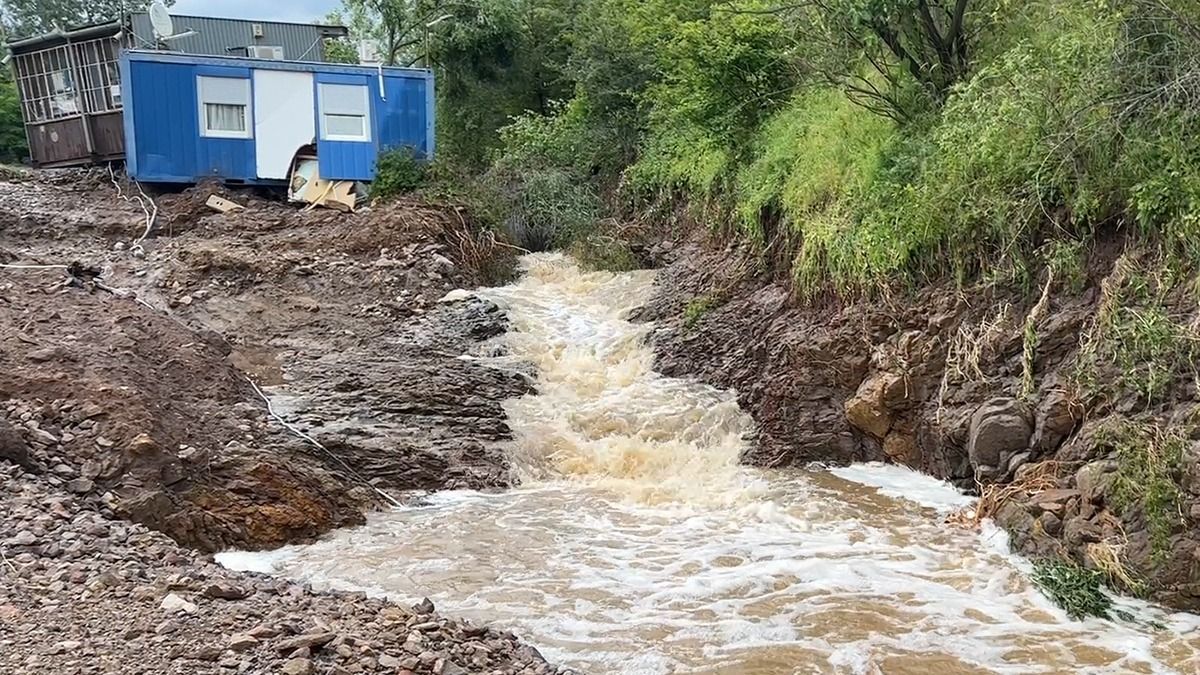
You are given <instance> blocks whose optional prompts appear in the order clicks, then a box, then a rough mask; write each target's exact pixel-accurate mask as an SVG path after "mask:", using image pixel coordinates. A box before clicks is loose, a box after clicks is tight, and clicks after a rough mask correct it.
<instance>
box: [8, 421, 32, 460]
mask: <svg viewBox="0 0 1200 675" xmlns="http://www.w3.org/2000/svg"><path fill="white" fill-rule="evenodd" d="M0 462H12V463H13V464H16V465H17V466H19V467H21V468H22V469H25V470H26V471H32V470H33V469H34V468H35V465H34V463H33V459H32V458H31V457H30V456H29V446H28V445H27V444H26V443H25V439H23V438H21V435H20V434H19V433H17V431H16V430H15V429H13V428H12V427H11V426H9V424H8V422H5V421H4V420H2V419H0Z"/></svg>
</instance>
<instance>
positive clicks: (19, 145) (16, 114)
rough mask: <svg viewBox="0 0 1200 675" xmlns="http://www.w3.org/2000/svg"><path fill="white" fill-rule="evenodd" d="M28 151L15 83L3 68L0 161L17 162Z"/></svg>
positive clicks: (0, 97) (0, 96)
mask: <svg viewBox="0 0 1200 675" xmlns="http://www.w3.org/2000/svg"><path fill="white" fill-rule="evenodd" d="M28 153H29V147H28V146H27V145H26V141H25V125H24V122H23V121H22V119H21V101H20V99H19V98H18V96H17V85H16V83H15V82H13V79H12V76H11V75H9V73H8V70H7V69H5V70H4V72H3V73H0V162H18V161H21V160H22V159H24V158H25V157H26V155H27V154H28Z"/></svg>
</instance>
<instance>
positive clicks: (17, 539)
mask: <svg viewBox="0 0 1200 675" xmlns="http://www.w3.org/2000/svg"><path fill="white" fill-rule="evenodd" d="M7 543H8V544H10V545H12V546H33V545H35V544H37V543H38V538H37V535H35V534H34V533H32V532H30V531H29V530H21V531H20V532H18V533H16V535H14V536H13V537H12V538H10V539H9V540H8V542H7Z"/></svg>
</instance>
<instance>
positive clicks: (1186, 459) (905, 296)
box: [639, 237, 1200, 611]
mask: <svg viewBox="0 0 1200 675" xmlns="http://www.w3.org/2000/svg"><path fill="white" fill-rule="evenodd" d="M655 254H656V255H657V256H658V258H659V259H660V260H662V261H663V264H664V269H663V271H662V272H661V274H660V276H659V279H658V292H657V294H656V296H655V298H654V299H653V300H652V301H651V302H650V304H649V305H648V306H647V307H646V308H644V309H643V310H642V311H641V312H640V313H639V314H640V318H642V319H645V320H655V321H658V322H659V326H660V328H659V330H658V332H657V333H656V334H655V336H654V338H653V340H654V345H655V353H656V367H657V368H658V369H659V370H660V371H661V372H663V373H665V374H667V375H672V376H680V377H682V376H689V377H696V378H699V379H701V380H703V381H705V382H708V383H711V384H713V385H715V386H717V387H721V388H727V389H734V390H736V391H737V392H738V398H739V403H740V404H741V405H742V406H743V407H744V408H745V409H746V410H748V411H749V412H750V413H751V414H752V416H753V417H754V420H755V422H756V423H757V427H758V432H757V437H756V438H755V439H754V440H755V442H754V443H752V444H750V445H749V446H748V448H747V450H746V451H745V452H744V454H743V457H742V461H743V462H745V463H748V464H752V465H757V466H804V465H807V464H809V463H812V462H819V463H826V464H847V463H851V462H860V461H887V462H892V463H896V464H901V465H904V466H908V467H911V468H915V469H918V470H921V471H923V472H925V473H928V474H931V475H933V476H936V477H939V478H946V479H950V480H952V481H954V482H956V483H957V484H958V485H960V486H961V487H965V488H968V489H971V490H974V491H981V492H982V493H983V496H984V500H983V508H984V510H985V513H984V514H983V515H988V516H994V517H996V518H997V520H998V522H999V523H1000V524H1001V525H1003V526H1004V527H1006V528H1007V529H1009V531H1010V532H1011V533H1012V535H1013V540H1014V543H1015V545H1016V546H1017V547H1018V548H1019V549H1020V550H1022V551H1023V552H1025V553H1027V554H1030V555H1032V556H1035V557H1048V556H1049V557H1063V558H1069V559H1072V560H1074V561H1076V562H1078V563H1080V564H1083V565H1085V566H1088V567H1093V568H1099V569H1101V570H1102V571H1104V572H1105V573H1106V574H1108V575H1109V576H1110V581H1112V583H1113V585H1114V586H1115V587H1118V588H1121V589H1122V590H1124V591H1126V592H1133V593H1137V594H1140V595H1145V596H1148V597H1151V598H1153V599H1155V600H1157V601H1160V602H1162V603H1165V604H1167V605H1169V606H1172V607H1175V608H1180V609H1187V610H1191V611H1197V610H1200V563H1198V562H1197V561H1198V560H1200V532H1198V531H1197V528H1196V523H1197V522H1198V521H1197V518H1198V517H1200V482H1198V481H1196V480H1195V478H1194V476H1195V475H1196V471H1197V469H1196V466H1197V463H1196V458H1197V456H1198V453H1197V448H1198V447H1200V446H1198V444H1197V443H1196V439H1197V438H1200V435H1198V434H1197V431H1196V426H1195V423H1194V422H1195V420H1194V412H1195V410H1196V404H1195V398H1196V396H1195V395H1196V378H1195V371H1194V368H1192V367H1191V366H1189V365H1188V363H1190V362H1191V359H1192V357H1190V356H1187V355H1188V354H1193V352H1191V351H1189V350H1191V349H1192V347H1191V345H1194V344H1195V327H1196V326H1197V310H1196V304H1195V301H1194V299H1193V296H1192V295H1191V294H1190V293H1188V292H1187V290H1186V289H1187V288H1188V283H1187V282H1186V281H1178V282H1176V283H1169V282H1168V283H1164V279H1165V278H1166V277H1167V275H1165V274H1163V273H1162V271H1161V270H1162V269H1163V266H1162V264H1161V261H1158V260H1155V259H1153V256H1151V255H1149V254H1146V253H1145V252H1141V251H1139V250H1138V249H1136V247H1134V246H1133V245H1132V244H1128V245H1127V243H1126V242H1124V241H1123V240H1120V239H1117V238H1114V239H1113V240H1111V241H1107V242H1105V243H1103V244H1101V245H1098V246H1096V247H1095V249H1094V250H1092V251H1090V252H1087V254H1086V256H1085V258H1084V259H1083V260H1081V261H1080V264H1079V268H1078V270H1076V275H1077V277H1078V278H1077V279H1075V280H1074V281H1073V282H1071V283H1068V282H1067V281H1066V280H1065V279H1066V278H1067V277H1066V275H1064V274H1061V273H1060V275H1059V277H1058V279H1057V280H1056V281H1053V282H1052V283H1050V285H1049V286H1046V285H1045V279H1046V278H1047V277H1046V275H1045V271H1044V270H1042V271H1041V272H1040V274H1041V276H1037V277H1035V279H1036V281H1034V282H1032V283H1029V284H1026V286H1028V287H1027V288H1023V287H1022V286H1021V285H1020V284H1016V283H1007V284H1006V283H978V284H975V285H972V286H969V287H960V286H958V285H956V284H954V283H952V282H950V281H942V282H930V283H926V284H923V285H920V286H918V287H916V288H914V289H909V290H903V291H892V292H884V291H883V290H880V291H879V292H878V293H875V294H873V295H872V296H871V297H869V298H861V299H845V298H839V297H835V296H832V295H826V296H823V297H819V298H816V299H812V298H807V299H802V298H799V297H798V296H797V293H796V292H795V289H794V288H793V287H792V285H791V284H790V283H789V281H788V280H787V279H786V278H781V277H780V276H779V275H776V274H769V273H767V272H764V271H763V270H764V269H765V266H764V265H762V264H761V262H760V261H759V260H758V259H757V257H756V256H755V254H754V253H753V252H752V251H748V250H744V249H741V248H739V247H737V246H734V245H728V244H725V243H723V242H716V241H713V240H711V239H708V238H705V237H694V238H692V239H690V240H686V241H683V242H681V243H667V244H664V245H661V246H659V247H658V248H657V249H656V250H655ZM1131 269H1136V270H1138V272H1137V274H1134V273H1133V272H1130V270H1131ZM1139 275H1140V276H1139ZM1130 288H1134V289H1137V288H1155V289H1157V290H1156V291H1155V292H1154V293H1144V292H1141V291H1139V292H1137V293H1132V292H1125V291H1121V290H1120V289H1126V290H1128V289H1130ZM1149 295H1153V296H1154V298H1153V300H1150V299H1148V298H1147V297H1145V296H1149ZM1126 296H1128V297H1126ZM1122 312H1124V313H1127V314H1128V316H1129V318H1130V319H1131V320H1132V323H1131V324H1130V325H1131V326H1132V327H1131V328H1129V329H1128V330H1126V331H1125V334H1124V335H1122V334H1121V330H1123V329H1122V328H1121V326H1122V325H1123V324H1121V323H1120V321H1119V319H1120V317H1121V316H1124V314H1122ZM1114 317H1116V318H1114ZM1148 322H1156V323H1155V325H1162V326H1166V325H1167V324H1169V325H1170V326H1171V327H1170V328H1164V329H1163V330H1162V331H1160V333H1161V334H1165V335H1169V336H1170V341H1168V340H1166V339H1165V338H1163V339H1162V340H1161V342H1162V343H1163V344H1165V345H1166V346H1165V347H1160V348H1158V350H1159V351H1158V352H1155V351H1154V349H1155V348H1153V347H1151V346H1148V343H1149V341H1150V337H1148V336H1147V335H1144V333H1147V331H1144V330H1142V329H1141V328H1139V326H1144V325H1146V324H1147V323H1148ZM1103 331H1108V332H1109V333H1113V334H1114V337H1112V338H1106V339H1107V340H1108V342H1101V341H1100V340H1099V339H1098V338H1096V336H1097V335H1099V334H1100V333H1102V332H1103ZM1151 335H1153V334H1151ZM1120 340H1125V341H1126V343H1122V342H1120ZM1127 343H1135V344H1138V345H1141V346H1140V347H1137V348H1133V347H1130V346H1129V345H1128V344H1127ZM1097 344H1101V347H1100V348H1097V347H1096V346H1095V345H1097ZM1114 345H1115V346H1114ZM1122 345H1124V346H1122ZM1105 350H1108V351H1107V352H1106V351H1105ZM1176 362H1182V365H1181V366H1180V365H1179V363H1176ZM1162 363H1176V365H1172V366H1170V367H1167V368H1157V370H1156V364H1162ZM1146 383H1150V384H1153V386H1154V387H1155V390H1154V392H1153V394H1152V395H1147V393H1146V391H1139V387H1143V385H1145V384H1146ZM1143 389H1144V387H1143ZM1130 429H1133V430H1137V431H1136V432H1129V431H1128V430H1130ZM1167 448H1170V450H1167ZM1181 448H1182V449H1181ZM1172 452H1173V453H1174V455H1172ZM1141 457H1150V458H1152V459H1151V461H1142V460H1140V459H1138V458H1141ZM1156 457H1157V458H1162V459H1161V461H1158V464H1157V468H1155V467H1156V465H1155V461H1154V460H1153V458H1156ZM1151 482H1154V483H1155V484H1156V485H1157V486H1158V487H1157V488H1148V487H1146V486H1147V485H1148V484H1149V483H1151ZM1122 485H1123V487H1121V486H1122ZM1114 561H1115V563H1116V564H1114Z"/></svg>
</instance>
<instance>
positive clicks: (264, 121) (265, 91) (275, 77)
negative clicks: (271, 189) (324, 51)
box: [254, 70, 317, 179]
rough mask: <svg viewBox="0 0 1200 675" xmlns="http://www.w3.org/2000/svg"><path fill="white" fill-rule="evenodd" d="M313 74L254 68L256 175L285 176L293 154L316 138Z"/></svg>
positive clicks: (268, 176)
mask: <svg viewBox="0 0 1200 675" xmlns="http://www.w3.org/2000/svg"><path fill="white" fill-rule="evenodd" d="M313 96H314V94H313V75H312V73H297V72H292V71H288V70H255V71H254V150H255V154H256V155H257V158H256V164H257V168H258V177H259V178H279V179H287V177H288V175H287V174H288V168H289V167H290V166H291V163H292V157H293V156H294V155H295V154H296V150H298V149H299V148H300V147H301V146H303V145H308V144H309V143H312V142H314V141H315V140H316V136H317V128H316V113H315V112H314V110H315V108H314V103H313Z"/></svg>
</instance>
